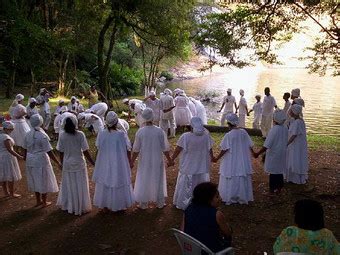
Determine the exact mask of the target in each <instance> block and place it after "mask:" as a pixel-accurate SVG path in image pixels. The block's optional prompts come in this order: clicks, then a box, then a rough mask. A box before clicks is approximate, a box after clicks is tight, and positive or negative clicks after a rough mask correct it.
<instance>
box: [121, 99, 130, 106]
mask: <svg viewBox="0 0 340 255" xmlns="http://www.w3.org/2000/svg"><path fill="white" fill-rule="evenodd" d="M122 102H123V104H125V105H129V102H130V100H129V99H128V98H124V99H123V101H122Z"/></svg>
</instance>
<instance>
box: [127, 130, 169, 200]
mask: <svg viewBox="0 0 340 255" xmlns="http://www.w3.org/2000/svg"><path fill="white" fill-rule="evenodd" d="M133 151H134V152H139V160H138V168H137V176H136V182H135V188H134V195H135V199H136V201H137V202H140V203H147V202H150V201H153V202H157V204H159V205H160V206H163V205H164V198H165V197H166V196H167V188H166V174H165V167H164V159H163V152H165V151H169V143H168V140H167V137H166V135H165V133H164V132H163V130H162V129H161V128H159V127H156V126H145V127H143V128H140V129H139V130H138V131H137V133H136V138H135V143H134V145H133Z"/></svg>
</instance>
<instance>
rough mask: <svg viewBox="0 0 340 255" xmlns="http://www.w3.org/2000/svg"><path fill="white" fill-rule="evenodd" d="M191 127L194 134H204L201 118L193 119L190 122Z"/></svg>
mask: <svg viewBox="0 0 340 255" xmlns="http://www.w3.org/2000/svg"><path fill="white" fill-rule="evenodd" d="M190 126H191V127H192V132H193V133H194V134H195V135H203V134H204V126H203V122H202V120H201V118H199V117H192V118H191V120H190Z"/></svg>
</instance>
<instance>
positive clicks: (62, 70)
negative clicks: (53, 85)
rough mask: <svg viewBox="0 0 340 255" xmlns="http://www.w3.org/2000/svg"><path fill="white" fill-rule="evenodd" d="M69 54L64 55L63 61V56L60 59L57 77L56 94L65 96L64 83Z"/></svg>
mask: <svg viewBox="0 0 340 255" xmlns="http://www.w3.org/2000/svg"><path fill="white" fill-rule="evenodd" d="M68 59H69V54H67V55H66V58H65V61H64V58H63V56H61V59H60V65H59V75H58V94H59V95H65V81H66V71H67V64H68Z"/></svg>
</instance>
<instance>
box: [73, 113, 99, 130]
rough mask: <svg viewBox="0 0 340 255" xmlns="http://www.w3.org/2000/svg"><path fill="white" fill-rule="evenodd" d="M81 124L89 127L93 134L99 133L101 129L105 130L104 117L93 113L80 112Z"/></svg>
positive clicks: (79, 119)
mask: <svg viewBox="0 0 340 255" xmlns="http://www.w3.org/2000/svg"><path fill="white" fill-rule="evenodd" d="M78 121H79V122H81V123H82V124H80V123H79V126H82V125H83V126H84V127H85V128H89V129H90V131H91V132H92V134H98V133H99V132H100V131H103V130H104V123H103V121H102V119H101V118H100V117H99V116H97V115H96V114H93V113H85V112H82V113H79V114H78Z"/></svg>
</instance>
